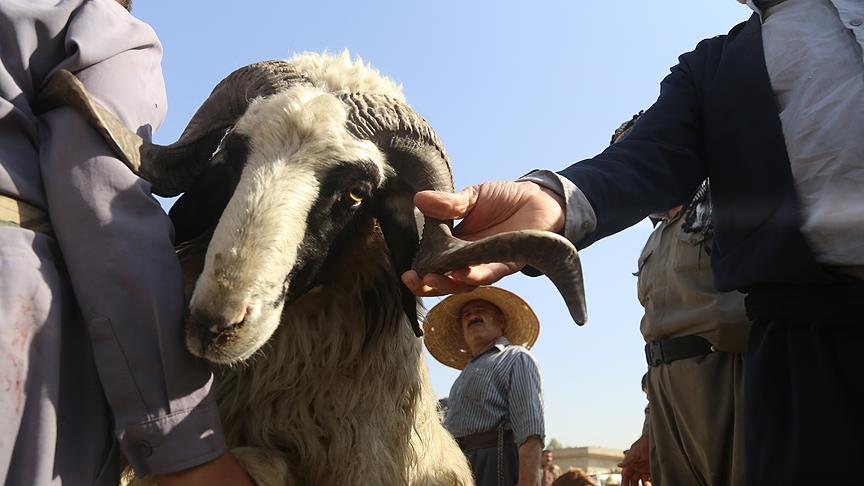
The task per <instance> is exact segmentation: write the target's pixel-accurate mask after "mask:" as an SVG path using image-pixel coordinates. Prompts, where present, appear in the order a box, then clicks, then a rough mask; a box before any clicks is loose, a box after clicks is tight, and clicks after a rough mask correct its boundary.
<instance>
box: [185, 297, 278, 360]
mask: <svg viewBox="0 0 864 486" xmlns="http://www.w3.org/2000/svg"><path fill="white" fill-rule="evenodd" d="M281 313H282V306H281V305H280V306H278V308H273V307H270V308H269V309H267V312H262V313H260V314H259V315H258V316H256V317H254V318H251V316H250V318H247V319H246V320H245V321H244V322H242V323H240V324H238V325H236V326H233V327H231V328H229V329H225V330H223V331H221V332H219V333H217V334H209V333H208V334H207V335H202V334H201V332H200V331H199V329H200V327H199V326H197V325H188V323H187V326H186V347H187V348H188V349H189V352H191V353H192V354H193V355H195V356H197V357H199V358H204V359H206V360H207V361H210V362H212V363H217V364H222V365H233V364H239V363H242V362H244V361H246V360H248V359H249V358H250V357H252V356H253V355H254V354H255V353H256V352H257V351H258V350H259V349H261V347H262V346H264V344H265V343H267V341H268V340H269V339H270V337H271V336H272V335H273V333H274V332H275V331H276V328H278V327H279V320H280V319H279V316H280V315H281Z"/></svg>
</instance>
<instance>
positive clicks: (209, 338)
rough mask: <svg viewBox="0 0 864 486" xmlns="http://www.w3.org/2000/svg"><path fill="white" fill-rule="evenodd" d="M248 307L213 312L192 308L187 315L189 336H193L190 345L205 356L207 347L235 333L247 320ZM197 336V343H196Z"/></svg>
mask: <svg viewBox="0 0 864 486" xmlns="http://www.w3.org/2000/svg"><path fill="white" fill-rule="evenodd" d="M248 314H249V308H248V307H242V308H241V310H239V311H236V312H233V313H212V312H207V311H205V310H196V309H190V310H189V311H188V313H187V316H186V331H187V337H193V342H190V343H189V344H190V347H192V348H194V351H195V352H200V356H202V357H203V356H204V355H205V353H206V349H207V347H208V346H209V345H210V344H211V343H213V342H215V341H218V340H219V339H225V338H227V337H229V336H230V335H232V334H233V331H234V330H236V329H239V328H240V327H242V326H243V324H245V322H246V316H247V315H248ZM194 338H197V341H198V342H197V343H194Z"/></svg>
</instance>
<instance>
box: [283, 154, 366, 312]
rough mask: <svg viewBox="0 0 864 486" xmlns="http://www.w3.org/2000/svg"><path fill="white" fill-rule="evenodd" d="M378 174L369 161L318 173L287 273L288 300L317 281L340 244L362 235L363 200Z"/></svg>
mask: <svg viewBox="0 0 864 486" xmlns="http://www.w3.org/2000/svg"><path fill="white" fill-rule="evenodd" d="M380 177H381V176H380V171H379V170H378V168H377V167H376V166H375V165H374V164H373V163H372V162H343V163H341V164H339V165H336V166H334V167H332V168H329V169H328V170H327V171H325V172H323V173H321V174H319V181H320V186H319V192H318V198H317V199H316V200H315V202H314V203H313V205H312V208H311V209H310V210H309V215H308V216H307V218H306V234H305V236H304V238H303V242H302V243H301V244H300V247H299V248H298V251H297V260H296V263H295V264H294V268H292V269H291V272H290V273H289V274H288V281H289V284H288V292H287V293H288V296H287V301H288V302H292V301H293V300H295V299H296V298H298V297H300V296H301V295H303V294H305V293H306V292H308V291H309V289H311V288H312V287H314V286H315V285H318V284H319V283H321V282H319V277H320V275H321V270H322V268H324V267H325V266H327V264H328V262H330V261H331V260H332V259H333V256H334V255H336V254H338V249H339V248H340V247H341V246H342V245H350V244H352V242H353V241H355V239H356V238H358V237H366V235H359V234H358V230H359V229H360V228H362V227H363V225H364V224H368V221H369V218H370V217H371V216H370V210H369V209H368V206H369V205H368V204H367V203H366V202H367V200H368V199H369V198H370V197H371V195H372V192H373V191H374V190H375V189H376V188H377V187H378V185H379V184H380V182H381V181H380ZM358 198H359V199H361V201H359V202H358V201H357V199H358Z"/></svg>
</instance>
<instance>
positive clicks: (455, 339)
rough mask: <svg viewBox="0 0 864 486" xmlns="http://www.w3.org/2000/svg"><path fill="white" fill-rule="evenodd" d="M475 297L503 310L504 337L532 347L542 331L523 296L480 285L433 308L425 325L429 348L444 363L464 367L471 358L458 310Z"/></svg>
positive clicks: (425, 338)
mask: <svg viewBox="0 0 864 486" xmlns="http://www.w3.org/2000/svg"><path fill="white" fill-rule="evenodd" d="M472 300H485V301H487V302H491V303H493V304H495V305H496V306H498V308H499V309H501V312H502V313H503V314H504V316H505V318H506V323H505V325H504V337H506V338H507V340H508V341H510V343H511V344H518V345H521V346H525V347H526V348H531V346H533V345H534V341H536V340H537V336H538V335H539V334H540V321H539V320H538V319H537V316H536V315H535V314H534V311H532V310H531V307H529V306H528V304H526V303H525V301H524V300H522V298H521V297H519V296H518V295H516V294H514V293H513V292H509V291H507V290H504V289H501V288H498V287H477V288H476V289H474V290H472V291H471V292H466V293H463V294H454V295H451V296H450V297H447V298H446V299H444V300H442V301H441V302H439V303H438V305H436V306H435V307H433V308H432V309H431V310H430V311H429V313H428V314H426V320H425V322H424V324H423V340H424V341H425V342H426V348H427V349H429V352H430V353H432V356H434V357H435V359H437V360H438V361H440V362H441V363H443V364H445V365H447V366H449V367H451V368H456V369H457V370H461V369H463V368H465V366H466V365H467V364H468V361H470V360H471V358H472V356H471V350H470V349H469V348H468V343H466V342H465V338H464V337H463V336H462V324H461V322H460V321H459V311H461V310H462V306H463V305H465V304H467V303H468V302H471V301H472Z"/></svg>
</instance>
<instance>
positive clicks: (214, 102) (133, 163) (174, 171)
mask: <svg viewBox="0 0 864 486" xmlns="http://www.w3.org/2000/svg"><path fill="white" fill-rule="evenodd" d="M298 83H308V80H307V79H306V78H305V77H304V76H303V75H302V74H301V73H299V72H298V71H297V70H296V69H295V68H294V67H293V66H292V65H291V64H290V63H288V62H285V61H265V62H260V63H256V64H251V65H249V66H246V67H243V68H240V69H238V70H236V71H234V72H233V73H231V74H229V75H228V77H226V78H225V79H223V80H222V81H221V82H220V83H219V84H218V85H216V87H215V88H214V89H213V92H212V93H210V96H209V97H208V98H207V100H206V101H204V103H203V104H202V105H201V107H200V108H198V111H196V112H195V115H193V117H192V120H191V121H190V122H189V124H188V125H187V126H186V129H185V130H184V131H183V134H182V135H181V136H180V138H179V139H178V140H177V141H176V142H174V143H173V144H171V145H167V146H161V145H156V144H152V143H149V142H145V141H144V140H142V139H141V137H139V136H138V135H137V134H136V133H135V132H133V131H132V130H130V129H129V128H127V127H126V126H125V125H124V124H123V123H122V122H120V121H119V120H117V118H116V117H115V116H114V115H113V114H112V113H111V112H110V111H109V110H107V109H105V108H104V107H102V106H101V105H100V104H99V103H98V102H97V101H96V100H95V99H93V97H92V96H90V94H89V93H88V92H87V90H86V89H85V87H84V85H83V84H82V83H81V81H79V80H78V78H77V77H75V75H74V74H72V73H70V72H69V71H66V70H59V71H57V72H56V73H55V74H54V75H53V76H52V77H51V79H50V80H49V81H48V83H47V84H46V85H45V87H43V88H42V90H41V91H40V92H39V95H38V96H37V97H36V100H35V104H36V109H37V111H38V112H44V111H47V110H50V109H53V108H56V107H58V106H63V105H66V106H70V107H72V108H74V109H76V110H78V111H79V112H81V113H82V114H83V115H84V116H85V118H87V120H88V121H89V122H90V123H91V124H92V125H93V126H94V127H95V128H96V130H97V131H98V132H99V133H100V134H101V135H102V136H103V138H105V140H106V141H107V142H108V144H109V145H110V146H111V148H112V149H113V150H114V151H115V152H116V155H117V157H118V158H120V159H121V160H122V161H123V162H124V163H125V164H126V165H127V166H129V168H130V169H132V171H133V172H135V173H136V174H138V175H139V176H140V177H142V178H144V179H146V180H148V181H150V183H151V184H152V185H153V192H154V193H156V194H158V195H160V196H176V195H177V194H179V193H181V192H183V191H184V190H186V189H187V188H188V187H189V186H190V184H191V183H192V181H194V180H195V179H196V178H197V177H198V176H199V175H200V174H201V173H202V172H203V170H204V169H206V168H207V166H208V164H209V163H210V158H211V156H212V154H213V152H214V151H215V149H216V147H218V145H219V142H220V141H221V140H222V137H223V136H224V135H225V132H226V130H228V129H229V128H230V127H231V126H232V125H233V124H234V123H235V122H236V121H237V119H238V118H239V117H240V116H241V115H242V114H243V113H244V112H245V111H246V108H247V107H248V106H249V103H250V102H251V101H252V100H253V99H255V98H257V97H259V96H269V95H271V94H274V93H277V92H279V91H283V90H285V89H288V88H289V87H291V86H292V85H295V84H298Z"/></svg>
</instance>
